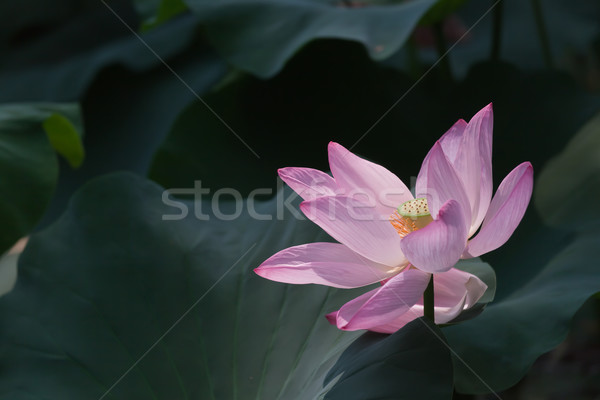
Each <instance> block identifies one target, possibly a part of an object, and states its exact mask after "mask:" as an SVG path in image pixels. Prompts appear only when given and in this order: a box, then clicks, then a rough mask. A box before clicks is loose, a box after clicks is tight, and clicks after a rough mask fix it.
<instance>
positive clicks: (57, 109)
mask: <svg viewBox="0 0 600 400" xmlns="http://www.w3.org/2000/svg"><path fill="white" fill-rule="evenodd" d="M57 121H60V123H57ZM82 133H83V126H82V123H81V119H80V115H79V107H78V106H77V105H76V104H53V103H39V104H3V105H0V254H2V253H4V252H5V251H6V250H8V249H9V248H10V247H11V246H12V245H13V244H14V243H15V242H16V241H17V240H18V239H19V238H20V237H23V236H25V235H27V234H28V233H29V232H30V231H31V230H32V229H33V228H34V227H35V225H36V224H37V223H38V222H39V220H40V218H41V217H42V215H43V213H44V210H45V209H46V207H47V205H48V203H49V201H50V199H51V197H52V194H53V193H54V189H55V186H56V183H57V179H58V160H57V157H56V153H55V151H56V152H59V153H60V154H62V155H64V156H66V157H67V158H68V159H69V160H78V161H79V162H81V160H82V157H83V147H82V144H81V136H80V135H81V134H82Z"/></svg>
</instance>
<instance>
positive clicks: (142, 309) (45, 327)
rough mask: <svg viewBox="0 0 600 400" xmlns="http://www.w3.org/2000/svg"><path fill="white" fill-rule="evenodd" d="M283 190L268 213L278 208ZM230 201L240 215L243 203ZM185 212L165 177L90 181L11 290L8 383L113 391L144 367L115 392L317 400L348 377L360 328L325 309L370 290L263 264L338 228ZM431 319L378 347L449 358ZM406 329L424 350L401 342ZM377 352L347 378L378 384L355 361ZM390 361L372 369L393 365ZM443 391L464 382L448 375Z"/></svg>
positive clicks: (37, 389)
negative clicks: (170, 195) (296, 281)
mask: <svg viewBox="0 0 600 400" xmlns="http://www.w3.org/2000/svg"><path fill="white" fill-rule="evenodd" d="M285 195H286V196H287V195H289V192H288V191H286V193H285ZM278 201H280V200H276V199H274V200H273V201H271V202H268V203H261V204H260V205H257V211H258V212H259V213H260V214H262V215H273V216H275V215H276V207H277V202H278ZM185 204H186V205H187V206H190V207H192V204H193V203H191V202H189V203H185ZM203 205H204V206H205V207H206V208H207V209H206V210H203V211H204V212H206V213H209V214H210V211H209V209H208V206H209V204H208V202H205V203H203ZM196 207H199V204H196ZM220 207H221V208H220V211H221V212H222V213H224V214H227V215H230V214H232V213H234V212H236V206H235V205H234V204H226V203H223V204H221V205H220ZM176 214H177V209H174V208H173V207H171V206H169V205H167V204H165V203H163V201H162V190H161V188H160V187H158V186H156V185H155V184H153V183H150V182H147V181H144V180H142V179H140V178H136V177H133V176H131V175H117V176H111V177H107V178H101V179H98V180H96V181H94V182H92V183H90V184H88V185H86V186H85V187H84V188H83V189H82V190H81V192H80V193H79V194H78V195H77V196H75V198H74V199H73V201H72V203H71V205H70V207H69V209H68V210H67V213H66V214H65V215H64V216H63V217H62V218H61V219H60V220H59V221H58V222H57V223H56V224H54V225H53V226H51V227H50V228H48V229H47V230H45V231H43V232H41V233H39V234H36V235H34V236H33V237H32V239H31V241H30V242H29V245H28V247H27V249H26V251H25V253H23V255H22V258H21V260H20V267H19V277H18V282H17V286H16V287H15V289H14V290H13V291H12V292H11V293H10V294H9V295H7V296H6V297H4V298H2V299H0V316H1V319H0V328H1V329H0V332H2V342H3V343H5V344H7V347H6V351H5V353H4V356H3V359H2V365H3V366H2V368H3V370H4V371H5V372H4V373H3V374H2V375H0V392H2V393H4V394H6V395H7V396H10V398H14V399H20V398H44V399H48V398H55V399H60V398H100V397H101V396H103V395H104V394H105V393H106V392H107V391H108V390H109V389H111V386H112V385H113V384H114V383H115V382H117V380H118V379H119V378H120V377H121V376H123V374H124V373H125V372H126V371H127V370H128V369H129V368H130V367H132V366H133V365H135V367H134V368H133V369H132V370H131V371H130V372H129V373H128V374H126V375H125V376H124V377H123V379H122V380H121V381H119V383H118V384H117V385H115V386H114V388H112V390H110V393H109V395H107V396H106V398H116V399H120V398H123V399H135V398H161V399H162V398H168V399H184V398H201V399H211V398H212V399H223V398H234V399H255V398H261V399H262V398H265V399H276V398H280V399H307V398H311V399H312V398H320V397H322V395H324V393H325V392H326V391H327V390H329V389H330V388H331V387H332V386H334V385H335V383H334V382H329V386H326V384H325V376H326V374H327V371H328V370H329V368H330V367H331V366H332V365H333V364H334V363H335V361H336V359H337V358H338V357H339V355H340V353H341V352H342V351H343V350H344V349H345V348H346V347H347V346H348V345H349V344H350V343H351V342H352V340H353V339H354V338H356V337H357V334H356V333H346V332H342V331H339V330H337V329H336V328H335V327H333V326H331V325H329V324H328V322H327V321H326V319H325V318H324V314H325V313H327V312H330V311H332V310H335V309H336V308H337V307H339V306H340V305H341V304H342V303H343V302H345V301H346V300H348V299H349V298H351V297H353V296H355V295H356V291H336V290H333V289H328V288H326V287H322V286H313V285H307V286H293V285H284V284H279V283H275V282H271V281H267V280H264V279H262V278H260V277H258V276H257V275H255V274H254V273H253V272H252V268H254V267H256V266H258V265H259V263H260V262H261V261H263V260H264V259H266V258H267V257H269V256H270V255H271V254H272V253H273V252H275V251H277V250H279V249H281V248H283V247H286V246H289V245H292V244H299V243H304V242H308V241H314V240H323V239H326V238H325V237H324V235H323V234H322V233H321V232H320V230H319V229H318V228H317V227H316V226H313V225H312V224H310V223H309V222H308V221H298V220H295V219H291V218H287V220H285V221H278V220H276V221H257V220H254V219H252V218H250V217H249V216H248V215H247V214H246V213H244V214H243V215H242V216H241V217H240V218H239V219H236V220H235V221H217V220H215V219H214V216H213V218H212V219H211V220H208V221H202V220H198V219H196V218H194V217H193V215H192V214H190V215H189V217H188V218H185V219H182V220H163V216H165V215H167V216H171V217H173V216H174V215H176ZM288 217H289V215H288ZM424 328H425V327H424V326H423V325H421V326H413V329H412V330H408V331H406V332H405V333H402V334H399V335H397V336H395V337H394V338H393V339H391V340H390V341H389V343H390V345H389V346H388V345H387V344H386V343H387V342H385V343H383V344H380V345H377V346H379V348H380V350H379V352H378V353H377V354H379V355H380V356H382V355H383V353H387V354H388V355H389V356H390V357H392V358H391V359H390V361H392V360H393V365H395V366H396V368H404V367H403V365H406V368H410V366H411V365H413V363H414V360H413V359H412V358H409V359H408V360H407V357H408V356H411V357H412V356H417V357H421V356H423V357H424V358H425V359H427V360H431V362H434V360H436V361H435V362H439V363H441V364H442V365H443V364H444V363H448V362H449V358H448V355H447V353H445V352H444V351H443V349H442V348H441V347H439V345H438V346H437V347H436V346H433V347H432V346H430V344H429V342H430V341H431V336H427V335H419V334H416V333H419V332H422V330H423V329H424ZM163 335H164V336H163ZM401 338H410V341H411V343H414V344H415V346H414V347H415V348H414V349H413V350H410V351H408V350H407V349H403V348H400V349H398V348H395V347H394V346H395V344H397V343H398V340H400V339H401ZM159 339H162V340H159ZM153 345H155V346H154V347H152V346H153ZM359 347H362V345H359ZM150 348H152V350H151V351H149V352H148V354H147V355H146V356H145V357H144V358H143V359H141V360H140V361H139V363H137V364H135V363H136V360H139V359H140V357H142V356H143V355H145V352H146V351H147V350H148V349H150ZM370 357H371V356H369V357H367V359H363V357H362V356H359V357H358V359H356V363H357V364H354V363H350V364H349V363H347V361H343V362H342V364H338V367H337V371H346V374H352V375H355V376H353V377H349V376H347V379H345V378H344V379H342V382H343V383H339V385H343V386H345V385H348V384H350V383H352V382H354V383H352V384H360V382H362V386H364V387H365V388H367V387H370V384H369V383H368V382H366V381H363V379H366V378H368V377H370V376H371V375H370V374H371V372H370V373H369V374H367V375H366V376H364V377H363V376H362V375H356V374H355V373H354V372H352V371H358V370H359V369H361V366H360V363H361V362H363V361H364V362H370V360H371V358H370ZM438 357H439V360H438ZM15 365H19V366H20V367H19V368H14V366H15ZM389 365H390V364H388V363H387V362H386V363H384V364H382V365H381V366H377V365H365V368H369V369H370V370H371V371H372V373H374V374H378V373H382V374H383V373H384V371H385V370H386V369H387V367H388V366H389ZM349 368H352V371H351V370H350V369H349ZM379 368H382V369H381V371H380V370H379ZM378 371H379V372H378ZM447 371H448V370H447ZM32 382H35V385H33V384H32ZM334 387H336V388H337V386H334ZM340 387H341V386H340ZM395 388H397V387H395ZM375 389H377V388H374V390H375ZM336 390H338V389H336ZM339 390H342V391H345V390H346V389H344V388H343V387H342V388H341V389H339ZM391 390H392V392H393V390H395V389H394V388H391ZM435 390H436V391H444V390H445V391H448V390H450V384H449V380H448V376H447V375H445V379H444V380H442V381H441V382H439V383H437V382H436V383H435ZM392 392H390V393H392ZM368 396H370V394H369V395H368ZM360 398H361V399H364V397H360ZM367 398H374V397H367ZM357 399H358V397H357Z"/></svg>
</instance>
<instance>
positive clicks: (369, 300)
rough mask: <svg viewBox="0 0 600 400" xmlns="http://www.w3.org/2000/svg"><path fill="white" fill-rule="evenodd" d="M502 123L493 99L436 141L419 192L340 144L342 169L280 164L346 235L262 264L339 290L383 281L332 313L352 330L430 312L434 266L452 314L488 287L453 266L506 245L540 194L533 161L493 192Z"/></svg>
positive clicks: (390, 328) (439, 319) (438, 291)
mask: <svg viewBox="0 0 600 400" xmlns="http://www.w3.org/2000/svg"><path fill="white" fill-rule="evenodd" d="M492 122H493V113H492V106H491V104H490V105H488V106H487V107H485V108H484V109H483V110H481V111H480V112H479V113H477V114H476V115H475V116H474V117H473V119H472V120H471V121H470V122H469V123H468V124H467V123H466V122H465V121H463V120H460V121H458V122H457V123H456V124H454V126H452V128H450V130H449V131H448V132H446V134H444V136H442V137H441V139H440V140H438V141H437V142H436V143H435V145H434V146H433V148H432V149H431V150H430V151H429V153H428V154H427V156H426V157H425V160H424V161H423V165H422V167H421V171H420V172H419V175H418V177H417V183H416V188H415V192H416V199H415V198H413V196H412V194H411V193H410V191H409V190H408V188H407V187H406V186H405V185H404V184H403V183H402V181H401V180H400V179H399V178H398V177H396V176H395V175H394V174H393V173H391V172H390V171H388V170H387V169H385V168H383V167H382V166H380V165H377V164H374V163H372V162H370V161H367V160H364V159H362V158H360V157H358V156H356V155H354V154H353V153H351V152H349V151H348V150H346V149H345V148H344V147H342V146H341V145H339V144H337V143H333V142H332V143H330V144H329V165H330V167H331V172H332V174H333V177H331V176H330V175H328V174H326V173H324V172H321V171H318V170H314V169H310V168H283V169H280V170H279V176H280V177H281V179H283V180H284V181H285V182H286V183H287V184H288V185H289V186H290V187H291V188H292V189H294V190H295V191H296V192H297V193H298V194H299V195H300V196H301V197H302V198H303V199H304V201H303V202H302V203H301V204H300V208H301V210H302V211H303V213H304V214H305V215H306V216H307V217H308V218H309V219H311V220H312V221H313V222H315V223H316V224H318V225H319V226H320V227H321V228H323V229H324V230H325V231H326V232H327V233H328V234H329V235H331V236H332V237H333V238H334V239H336V240H337V241H339V242H340V243H309V244H304V245H300V246H294V247H290V248H288V249H285V250H282V251H280V252H278V253H277V254H275V255H273V256H272V257H270V258H269V259H268V260H266V261H265V262H263V263H262V264H261V265H260V266H259V267H258V268H256V269H255V272H256V273H257V274H258V275H260V276H262V277H264V278H267V279H270V280H274V281H278V282H286V283H294V284H307V283H316V284H321V285H327V286H333V287H337V288H356V287H361V286H366V285H370V284H373V283H375V282H381V286H379V287H377V288H376V289H373V290H371V291H369V292H367V293H365V294H363V295H361V296H359V297H357V298H355V299H353V300H351V301H350V302H348V303H346V304H344V305H343V306H342V307H341V308H340V309H339V310H338V311H336V312H333V313H331V314H329V315H327V318H328V320H329V321H330V322H331V323H332V324H336V325H337V327H338V328H340V329H343V330H358V329H368V330H371V331H376V332H383V333H392V332H395V331H397V330H398V329H400V328H401V327H402V326H404V325H405V324H407V323H408V322H410V321H411V320H413V319H415V318H418V317H420V316H422V315H423V293H424V291H425V289H426V287H427V285H428V282H429V280H430V277H431V274H434V282H435V285H434V293H435V294H434V298H435V308H434V315H435V322H436V323H446V322H449V321H451V320H452V319H454V318H455V317H457V316H458V315H459V314H460V313H461V312H462V311H463V310H465V309H468V308H470V307H472V306H473V305H475V303H476V302H477V301H478V300H479V299H480V298H481V296H482V295H483V293H484V292H485V290H486V289H487V286H486V285H485V284H484V283H483V282H482V281H481V280H480V279H479V278H477V277H476V276H475V275H472V274H469V273H467V272H463V271H461V270H459V269H456V268H453V266H454V265H455V264H456V263H457V262H458V261H459V259H461V258H471V257H477V256H479V255H481V254H484V253H487V252H489V251H492V250H494V249H497V248H498V247H500V246H501V245H503V244H504V243H505V242H506V241H507V240H508V238H509V237H510V236H511V235H512V233H513V232H514V230H515V229H516V227H517V225H518V224H519V222H520V221H521V218H522V217H523V215H524V213H525V209H526V208H527V205H528V203H529V199H530V198H531V192H532V188H533V168H532V166H531V164H530V163H529V162H524V163H522V164H520V165H519V166H517V167H516V168H515V169H514V170H513V171H512V172H511V173H510V174H508V175H507V176H506V177H505V178H504V180H503V181H502V183H501V184H500V186H499V187H498V190H497V191H496V194H495V196H494V198H493V199H492ZM478 229H479V232H478V233H477V234H476V235H475V233H476V232H477V231H478Z"/></svg>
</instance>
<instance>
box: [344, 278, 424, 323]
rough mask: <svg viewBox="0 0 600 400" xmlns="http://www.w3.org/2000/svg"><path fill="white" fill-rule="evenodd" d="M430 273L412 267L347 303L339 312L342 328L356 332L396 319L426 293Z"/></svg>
mask: <svg viewBox="0 0 600 400" xmlns="http://www.w3.org/2000/svg"><path fill="white" fill-rule="evenodd" d="M430 276H431V275H430V274H428V273H425V272H423V271H419V270H417V269H409V270H406V271H404V272H401V273H399V274H398V275H396V276H394V277H393V278H392V279H390V280H389V281H388V282H386V283H385V285H383V286H381V287H379V288H377V289H374V290H371V291H369V292H367V293H365V294H363V295H362V296H359V297H357V298H355V299H353V300H351V301H349V302H348V303H346V304H344V305H343V306H342V308H340V309H339V311H338V312H337V314H336V324H337V326H338V328H340V329H343V330H347V331H355V330H359V329H371V328H373V327H376V326H379V325H383V324H386V323H388V322H389V321H393V320H394V319H396V318H398V317H399V316H401V315H402V314H404V313H405V312H407V311H408V310H409V309H410V307H411V306H413V305H414V304H415V303H416V302H417V301H418V300H419V299H420V298H421V297H422V296H423V292H424V291H425V288H426V287H427V284H428V283H429V278H430Z"/></svg>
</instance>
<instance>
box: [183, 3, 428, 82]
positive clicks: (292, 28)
mask: <svg viewBox="0 0 600 400" xmlns="http://www.w3.org/2000/svg"><path fill="white" fill-rule="evenodd" d="M184 1H185V2H186V4H187V5H188V7H189V8H190V10H192V12H194V13H195V14H196V15H197V16H198V18H199V19H200V21H202V22H203V23H204V24H205V29H206V33H207V35H208V37H209V39H210V41H211V43H212V44H213V45H214V46H215V47H216V48H217V49H218V50H219V52H220V54H221V55H223V57H225V58H226V59H227V60H228V61H229V62H231V63H232V64H234V65H235V66H236V67H238V68H241V69H243V70H244V71H247V72H251V73H252V74H254V75H257V76H259V77H262V78H265V77H271V76H273V75H275V74H276V73H277V72H279V71H280V70H281V68H282V67H283V66H284V64H285V63H286V62H287V61H288V60H289V59H290V58H291V57H292V56H293V55H294V54H295V53H296V52H297V51H298V50H299V49H300V48H301V47H303V46H304V45H306V44H307V43H309V42H311V41H313V40H315V39H324V38H329V39H345V40H352V41H356V42H359V43H362V44H363V45H364V46H365V48H366V50H367V52H368V53H369V55H370V56H371V57H372V58H373V59H374V60H383V59H385V58H388V57H390V56H391V55H392V54H394V53H395V52H396V51H398V49H400V47H401V46H402V45H403V44H404V42H406V40H407V39H408V37H409V35H410V34H411V32H412V30H413V28H414V27H415V26H416V25H417V23H418V22H419V20H420V19H421V17H422V16H423V15H424V13H425V12H426V11H427V10H428V9H429V8H430V7H431V6H432V5H433V4H434V3H435V0H415V1H410V2H401V3H395V4H391V5H385V6H383V5H381V6H377V5H374V6H367V7H349V6H348V5H347V4H346V3H344V2H343V1H340V2H339V3H336V2H327V1H323V0H319V1H314V0H224V1H218V2H212V1H206V0H184ZM232 26H235V27H236V28H235V29H231V27H232Z"/></svg>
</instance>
